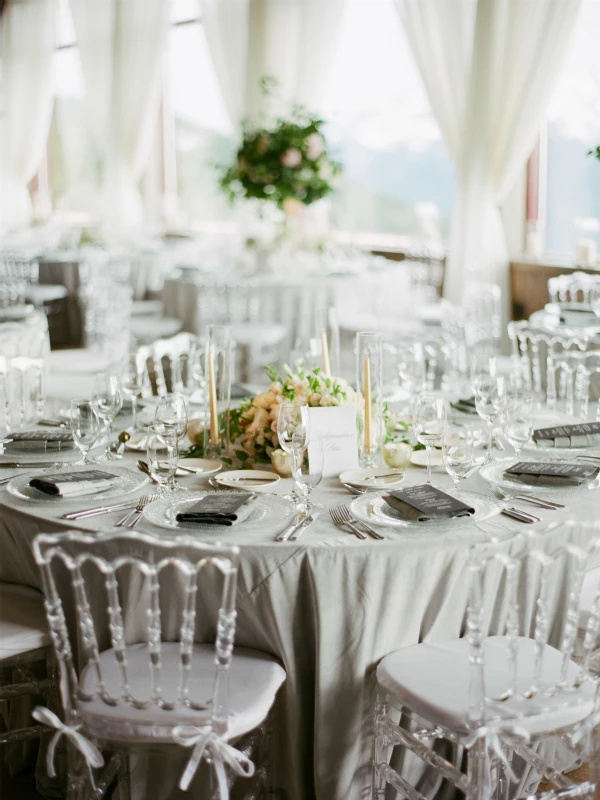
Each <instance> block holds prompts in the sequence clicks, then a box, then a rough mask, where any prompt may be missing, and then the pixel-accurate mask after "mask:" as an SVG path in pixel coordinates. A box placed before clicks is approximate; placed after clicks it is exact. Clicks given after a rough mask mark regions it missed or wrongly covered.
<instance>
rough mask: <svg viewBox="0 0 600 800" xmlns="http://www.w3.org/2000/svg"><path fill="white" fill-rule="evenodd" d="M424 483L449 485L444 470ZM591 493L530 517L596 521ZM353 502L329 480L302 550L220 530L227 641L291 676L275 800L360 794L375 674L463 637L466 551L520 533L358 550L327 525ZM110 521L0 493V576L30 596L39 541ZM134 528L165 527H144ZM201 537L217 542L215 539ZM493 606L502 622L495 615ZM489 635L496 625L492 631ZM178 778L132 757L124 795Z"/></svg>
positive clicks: (418, 474)
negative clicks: (232, 549)
mask: <svg viewBox="0 0 600 800" xmlns="http://www.w3.org/2000/svg"><path fill="white" fill-rule="evenodd" d="M137 457H138V456H137V455H136V456H132V455H130V454H128V455H127V456H126V459H125V463H130V464H132V465H133V464H134V462H135V459H136V458H137ZM424 478H425V474H424V470H423V469H420V468H417V467H413V468H411V469H409V471H408V472H407V477H406V483H410V484H414V483H421V482H423V481H424ZM434 480H435V483H436V484H437V485H439V486H440V487H442V488H450V479H449V478H448V476H446V475H445V474H442V472H441V470H437V471H436V473H435V476H434ZM287 483H288V482H287V481H283V482H281V484H280V486H279V487H278V488H279V490H280V493H282V494H283V493H285V491H286V490H287V489H289V486H288V485H286V484H287ZM185 484H186V485H188V486H191V487H194V486H196V487H200V486H201V481H200V479H199V478H197V477H191V478H187V479H185ZM467 487H468V488H471V489H473V490H476V491H481V492H484V493H485V494H487V495H489V492H488V489H487V485H486V484H485V483H484V481H483V479H482V478H481V477H479V476H474V477H472V478H470V479H468V481H467ZM560 494H561V495H562V496H566V495H564V493H560ZM599 495H600V492H599V491H594V492H592V491H587V492H586V491H582V492H580V493H578V494H577V500H576V501H575V499H574V497H573V495H570V497H571V499H570V500H569V501H568V506H569V507H568V508H567V509H566V510H565V511H563V512H552V511H543V510H540V512H539V516H542V517H543V518H544V520H545V521H546V522H548V521H555V520H560V519H565V518H567V517H571V516H573V514H575V513H576V514H577V515H578V516H580V517H583V518H588V519H593V518H597V516H598V509H599ZM557 497H558V495H557ZM351 499H352V498H351V496H350V495H349V494H348V493H347V492H346V491H345V490H344V489H343V488H342V487H341V486H339V484H338V483H337V481H336V480H334V479H328V480H325V481H324V482H323V484H322V486H320V487H318V489H317V490H316V501H317V502H319V503H321V504H322V505H323V509H322V511H321V516H320V518H319V519H318V521H317V522H316V523H315V524H314V525H313V526H312V527H311V528H309V530H308V531H307V532H306V533H305V535H304V537H303V538H302V539H301V540H300V541H299V542H295V543H294V542H289V543H277V542H275V541H274V532H273V531H272V530H271V531H268V530H264V531H258V532H255V533H252V534H245V533H244V532H243V530H238V531H236V530H235V529H233V530H232V531H231V532H228V533H227V542H228V543H229V542H231V543H237V544H239V545H241V547H242V560H241V568H240V576H239V587H238V602H237V610H238V620H237V634H236V643H237V644H238V645H239V646H248V647H254V648H258V649H260V650H264V651H266V652H269V653H273V654H274V655H276V656H277V657H278V658H279V659H280V660H281V662H282V664H283V665H284V667H285V669H286V672H287V681H286V683H285V684H284V686H283V687H282V689H281V692H280V698H279V700H278V703H277V706H276V714H275V719H274V729H275V735H274V736H273V744H274V765H275V785H276V786H277V787H279V788H280V790H281V794H280V795H279V796H280V797H282V798H285V800H311V798H318V800H354V799H355V798H356V799H357V800H358V798H365V800H366V798H368V797H369V796H370V795H369V786H370V767H369V758H370V746H371V739H370V737H371V728H370V724H369V719H370V710H371V708H372V694H371V689H372V685H371V675H372V671H373V669H374V667H375V665H376V664H377V662H378V661H379V660H380V659H381V658H382V657H383V656H384V655H386V654H387V653H389V652H391V651H393V650H395V649H397V648H400V647H406V646H408V645H412V644H415V643H417V642H419V641H423V640H444V639H449V638H453V637H457V636H460V634H461V630H462V625H463V622H464V611H465V607H466V599H467V598H466V588H467V581H466V580H465V562H466V558H467V545H468V544H469V543H471V542H473V541H474V540H475V539H479V538H486V537H490V535H491V534H494V533H496V534H497V533H499V531H500V530H501V529H502V530H504V531H506V530H509V529H512V530H522V529H523V528H525V527H526V526H523V525H520V524H519V523H516V522H513V521H511V520H509V519H508V518H506V517H500V516H498V517H494V518H493V519H492V520H491V521H490V522H489V523H488V522H484V523H481V525H480V526H478V525H476V524H473V523H465V524H462V523H460V524H452V525H451V526H450V525H449V526H448V528H446V529H442V530H440V531H439V532H436V533H426V532H425V529H423V530H419V531H418V532H417V533H404V532H402V531H399V530H389V529H386V530H385V541H382V542H378V541H373V540H371V539H369V540H366V541H360V540H358V539H356V538H355V537H354V536H352V535H350V534H347V533H344V532H342V531H340V530H339V529H337V528H335V527H334V526H333V525H332V524H331V522H330V520H329V516H328V513H327V509H328V507H330V506H332V505H334V504H338V503H348V502H350V500H351ZM95 504H96V503H95V502H94V500H93V499H92V502H89V498H88V499H87V500H86V499H82V500H81V507H82V508H85V507H89V506H90V505H95ZM119 516H120V515H119V514H113V515H110V516H104V517H97V518H96V519H94V520H89V521H87V522H86V521H82V522H78V523H77V525H76V526H73V525H69V524H68V523H66V522H65V521H64V520H60V519H58V518H57V517H58V511H57V510H55V508H54V507H53V506H50V505H38V504H34V503H27V502H25V501H19V500H17V499H16V498H14V497H13V496H12V495H10V494H9V493H8V491H7V489H6V487H2V488H1V489H0V543H1V546H2V559H1V560H0V579H1V580H5V581H12V582H18V583H23V584H26V585H29V586H34V587H37V588H39V587H40V580H39V576H38V572H37V569H36V566H35V564H34V561H33V557H32V553H31V543H32V541H33V539H34V537H35V535H36V534H37V533H39V532H41V531H46V532H54V531H60V530H66V529H68V528H69V527H71V528H72V527H77V528H80V529H82V530H88V531H98V532H104V531H109V530H115V529H114V528H112V525H113V524H114V522H116V520H117V519H118V518H119ZM138 530H148V531H154V532H157V533H159V532H160V531H161V530H162V529H160V528H153V526H152V525H149V524H147V523H145V522H142V523H141V524H140V525H139V526H138ZM163 532H164V531H163ZM204 535H205V536H207V540H209V539H211V538H212V540H214V535H213V536H212V537H211V536H210V535H207V534H204ZM199 536H201V535H200V534H199ZM493 594H494V592H492V595H493ZM494 608H495V613H498V607H497V605H495V606H494ZM130 611H131V609H130ZM498 625H499V621H498V620H497V619H496V618H493V619H492V622H491V630H492V631H494V630H496V629H497V627H498ZM176 777H177V776H176V775H174V774H173V771H172V770H171V772H170V773H169V772H168V770H167V769H166V766H165V762H164V761H162V760H161V759H160V758H153V759H152V761H151V762H149V761H146V760H143V759H141V760H139V761H138V762H137V766H136V767H135V769H134V774H133V784H134V787H135V792H134V796H135V797H136V798H140V799H141V798H149V797H152V800H162V798H168V797H170V796H173V797H174V796H175V795H174V794H173V795H171V789H172V787H173V786H174V784H175V780H176ZM150 787H151V788H150Z"/></svg>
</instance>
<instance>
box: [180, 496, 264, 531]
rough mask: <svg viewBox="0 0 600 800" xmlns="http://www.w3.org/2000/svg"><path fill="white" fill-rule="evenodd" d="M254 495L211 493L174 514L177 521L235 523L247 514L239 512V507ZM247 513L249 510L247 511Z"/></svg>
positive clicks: (210, 523)
mask: <svg viewBox="0 0 600 800" xmlns="http://www.w3.org/2000/svg"><path fill="white" fill-rule="evenodd" d="M254 499H256V495H255V494H252V493H250V492H248V493H247V494H236V495H227V493H226V492H222V493H220V492H219V493H217V492H215V493H213V494H209V495H206V497H203V498H202V499H201V500H200V501H199V502H198V503H196V505H194V506H192V507H191V508H188V510H187V511H181V512H180V513H179V514H177V516H176V520H177V522H197V523H201V524H203V525H227V526H231V525H235V523H236V522H240V521H241V520H242V519H245V517H247V516H248V514H240V513H238V512H239V509H240V508H241V507H242V506H244V505H245V504H246V503H248V502H249V501H250V500H254ZM248 513H249V511H248Z"/></svg>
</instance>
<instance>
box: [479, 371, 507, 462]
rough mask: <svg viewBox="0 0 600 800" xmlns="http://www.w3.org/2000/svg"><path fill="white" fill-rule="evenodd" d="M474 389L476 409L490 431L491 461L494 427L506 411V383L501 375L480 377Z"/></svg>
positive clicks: (489, 449)
mask: <svg viewBox="0 0 600 800" xmlns="http://www.w3.org/2000/svg"><path fill="white" fill-rule="evenodd" d="M474 389H475V408H476V410H477V413H478V414H479V416H480V417H481V418H482V419H483V420H484V422H485V423H486V425H487V429H488V460H491V458H492V445H493V442H494V425H495V423H496V422H498V420H499V419H500V418H501V417H502V414H503V413H504V411H505V409H506V382H505V380H504V378H503V377H502V376H500V375H480V376H479V377H478V378H477V379H476V381H475V384H474Z"/></svg>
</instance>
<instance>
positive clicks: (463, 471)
mask: <svg viewBox="0 0 600 800" xmlns="http://www.w3.org/2000/svg"><path fill="white" fill-rule="evenodd" d="M442 457H443V459H444V466H445V467H446V472H447V473H448V475H450V477H451V478H452V481H453V482H454V488H455V489H456V490H457V491H458V488H459V482H460V480H461V478H468V477H469V475H470V474H471V473H472V472H473V467H474V465H475V436H474V432H473V429H472V428H469V427H465V426H463V425H448V426H446V429H445V430H444V435H443V437H442Z"/></svg>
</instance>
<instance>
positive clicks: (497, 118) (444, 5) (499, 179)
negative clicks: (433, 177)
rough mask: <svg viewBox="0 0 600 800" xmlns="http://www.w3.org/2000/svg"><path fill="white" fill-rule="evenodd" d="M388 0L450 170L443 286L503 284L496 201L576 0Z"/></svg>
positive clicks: (558, 56) (449, 292)
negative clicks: (452, 188)
mask: <svg viewBox="0 0 600 800" xmlns="http://www.w3.org/2000/svg"><path fill="white" fill-rule="evenodd" d="M395 2H396V6H397V9H398V12H399V14H400V17H401V19H402V21H403V24H404V27H405V30H406V33H407V37H408V40H409V43H410V46H411V49H412V51H413V53H414V55H415V59H416V61H417V64H418V66H419V69H420V72H421V75H422V77H423V81H424V83H425V86H426V89H427V91H428V94H429V97H430V100H431V104H432V108H433V111H434V113H435V115H436V117H437V119H438V121H439V124H440V127H441V129H442V133H443V135H444V137H445V140H446V143H447V145H448V148H449V150H450V152H451V154H452V156H453V158H454V161H455V164H456V167H457V172H458V184H459V189H458V197H457V200H456V206H455V213H454V220H453V229H452V241H451V249H450V258H449V262H448V269H447V274H446V278H445V289H444V292H445V294H446V296H447V297H449V298H450V299H451V300H455V301H457V300H459V299H460V296H461V292H462V287H463V286H464V282H465V278H466V277H475V278H477V279H479V280H483V281H488V282H493V283H498V284H500V285H501V286H502V287H503V289H505V290H506V289H507V288H508V274H507V273H508V271H507V262H508V252H507V248H506V238H505V235H504V230H503V226H502V220H501V216H500V206H501V205H502V203H503V202H504V200H505V199H506V196H507V194H508V192H509V190H510V189H511V188H512V186H513V184H514V182H515V180H516V179H517V176H518V173H519V171H520V170H521V169H522V167H523V166H524V164H525V161H526V159H527V157H528V155H529V153H530V152H531V150H532V148H533V145H534V142H535V138H536V136H537V132H538V126H539V122H540V118H541V115H542V112H543V110H544V106H545V104H546V102H547V100H548V98H549V95H550V91H551V89H552V86H553V84H554V81H555V79H556V77H557V73H558V71H559V69H560V65H561V63H562V59H563V56H564V53H565V49H566V46H567V44H568V41H569V38H570V35H571V32H572V29H573V24H574V22H575V19H576V16H577V11H578V9H579V6H580V2H581V0H395ZM504 296H505V297H508V292H507V291H504Z"/></svg>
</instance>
